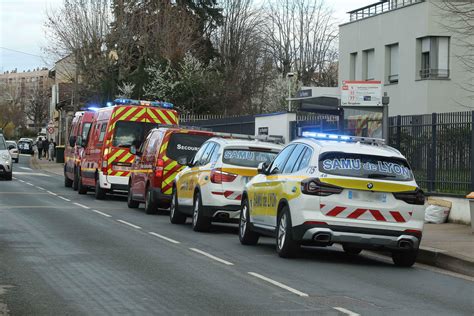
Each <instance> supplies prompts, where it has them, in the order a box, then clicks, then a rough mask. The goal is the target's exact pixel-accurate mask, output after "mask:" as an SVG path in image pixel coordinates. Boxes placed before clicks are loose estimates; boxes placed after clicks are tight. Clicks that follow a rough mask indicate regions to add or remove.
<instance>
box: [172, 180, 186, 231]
mask: <svg viewBox="0 0 474 316" xmlns="http://www.w3.org/2000/svg"><path fill="white" fill-rule="evenodd" d="M170 222H171V223H172V224H184V223H185V222H186V215H184V214H183V213H181V212H180V211H179V207H178V194H177V192H176V189H175V188H173V193H172V195H171V205H170Z"/></svg>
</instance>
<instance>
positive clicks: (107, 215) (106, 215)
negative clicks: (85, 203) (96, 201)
mask: <svg viewBox="0 0 474 316" xmlns="http://www.w3.org/2000/svg"><path fill="white" fill-rule="evenodd" d="M92 212H95V213H97V214H100V215H102V216H105V217H112V216H110V215H109V214H105V213H103V212H101V211H98V210H92Z"/></svg>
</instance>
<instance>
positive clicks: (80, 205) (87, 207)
mask: <svg viewBox="0 0 474 316" xmlns="http://www.w3.org/2000/svg"><path fill="white" fill-rule="evenodd" d="M72 204H74V205H77V206H79V207H82V208H86V209H90V207H89V206H85V205H82V204H79V203H72Z"/></svg>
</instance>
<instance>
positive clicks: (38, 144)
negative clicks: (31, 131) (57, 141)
mask: <svg viewBox="0 0 474 316" xmlns="http://www.w3.org/2000/svg"><path fill="white" fill-rule="evenodd" d="M36 148H38V159H39V160H41V157H42V156H43V140H42V139H41V137H40V138H38V141H37V142H36Z"/></svg>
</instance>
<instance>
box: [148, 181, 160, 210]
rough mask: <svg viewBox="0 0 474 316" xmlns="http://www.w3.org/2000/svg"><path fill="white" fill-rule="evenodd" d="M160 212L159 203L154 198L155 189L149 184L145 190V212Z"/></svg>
mask: <svg viewBox="0 0 474 316" xmlns="http://www.w3.org/2000/svg"><path fill="white" fill-rule="evenodd" d="M157 212H158V205H157V204H156V201H155V199H154V198H153V191H152V190H151V188H150V186H149V185H148V186H147V188H146V191H145V213H146V214H149V215H151V214H156V213H157Z"/></svg>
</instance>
